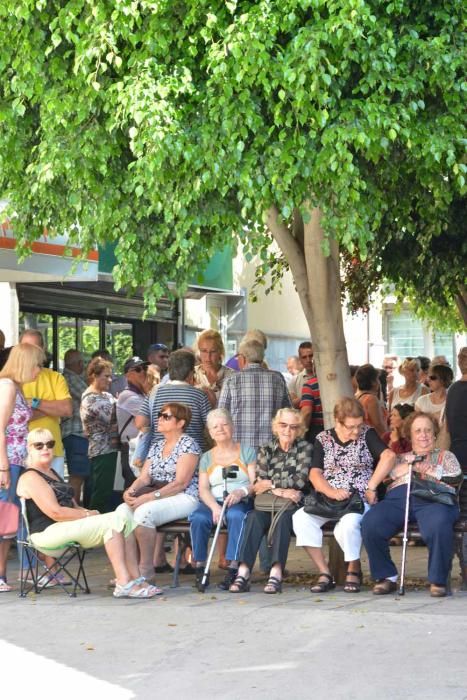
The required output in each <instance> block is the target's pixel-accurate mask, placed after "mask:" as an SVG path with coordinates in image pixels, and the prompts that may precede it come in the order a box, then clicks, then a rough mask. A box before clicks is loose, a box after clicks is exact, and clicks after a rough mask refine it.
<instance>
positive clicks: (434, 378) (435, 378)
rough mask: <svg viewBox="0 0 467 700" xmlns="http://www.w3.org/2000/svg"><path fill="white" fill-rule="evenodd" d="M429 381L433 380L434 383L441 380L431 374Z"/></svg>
mask: <svg viewBox="0 0 467 700" xmlns="http://www.w3.org/2000/svg"><path fill="white" fill-rule="evenodd" d="M428 379H431V381H432V382H436V380H437V379H439V377H436V376H435V375H434V374H430V375H429V376H428Z"/></svg>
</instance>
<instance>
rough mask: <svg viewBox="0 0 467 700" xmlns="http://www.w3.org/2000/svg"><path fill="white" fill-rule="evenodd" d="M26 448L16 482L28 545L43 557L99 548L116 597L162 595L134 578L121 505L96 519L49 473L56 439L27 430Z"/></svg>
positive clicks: (133, 554) (128, 522)
mask: <svg viewBox="0 0 467 700" xmlns="http://www.w3.org/2000/svg"><path fill="white" fill-rule="evenodd" d="M27 444H28V457H27V469H26V471H25V472H24V474H23V475H22V476H21V477H20V480H19V482H18V495H19V496H20V497H21V498H24V499H25V500H26V512H27V517H28V522H29V531H30V537H31V542H32V543H33V545H34V546H35V547H36V548H37V549H38V550H39V551H42V552H43V553H45V554H46V555H47V551H48V552H49V553H50V552H51V550H60V549H63V548H64V547H65V546H66V544H67V543H68V542H77V543H78V544H80V545H81V546H82V547H85V548H90V547H100V546H102V545H104V547H105V549H106V552H107V556H108V557H109V559H110V563H111V564H112V568H113V570H114V573H115V589H114V592H113V595H114V597H115V598H153V597H154V596H155V595H158V594H159V593H162V591H161V590H160V589H159V588H156V587H155V586H151V585H149V584H148V583H147V582H146V581H145V580H144V579H143V578H141V577H140V575H139V571H138V560H137V548H136V541H135V537H134V534H133V529H134V527H135V525H134V523H133V519H132V518H131V517H128V515H127V514H126V513H125V512H124V511H122V509H121V506H120V507H119V508H117V510H115V511H113V512H112V513H105V514H103V515H100V514H99V513H98V511H96V510H86V508H81V507H80V506H78V505H77V504H76V503H75V501H74V500H73V487H72V486H70V485H69V484H66V483H65V482H64V481H63V479H62V478H61V477H60V476H59V475H58V474H57V473H56V472H55V471H54V470H53V469H52V466H51V465H52V460H53V456H54V455H53V448H54V446H55V441H54V439H53V435H52V433H51V432H50V431H48V430H42V429H37V430H32V431H31V432H30V433H29V435H28V441H27ZM53 562H54V560H53V559H51V557H50V556H46V563H47V565H48V566H49V569H50V570H51V572H52V573H51V575H50V578H48V580H47V581H46V584H47V585H48V586H53V585H55V584H56V583H57V582H56V581H55V579H54V576H53Z"/></svg>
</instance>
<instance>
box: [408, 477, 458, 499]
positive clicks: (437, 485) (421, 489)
mask: <svg viewBox="0 0 467 700" xmlns="http://www.w3.org/2000/svg"><path fill="white" fill-rule="evenodd" d="M410 493H411V495H412V496H417V498H422V499H423V500H424V501H432V502H433V503H441V504H442V505H445V506H456V505H457V496H456V494H455V493H454V492H453V490H452V489H450V488H449V487H448V486H446V485H445V484H443V483H442V482H440V481H432V480H431V479H422V478H421V477H420V476H418V475H417V474H413V475H412V484H411V487H410Z"/></svg>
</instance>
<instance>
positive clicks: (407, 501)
mask: <svg viewBox="0 0 467 700" xmlns="http://www.w3.org/2000/svg"><path fill="white" fill-rule="evenodd" d="M408 475H409V478H408V481H407V496H406V499H405V517H404V537H403V540H402V566H401V580H400V585H399V595H404V594H405V589H404V578H405V560H406V557H407V542H408V537H407V530H408V529H409V510H410V486H411V483H412V462H410V463H409V471H408Z"/></svg>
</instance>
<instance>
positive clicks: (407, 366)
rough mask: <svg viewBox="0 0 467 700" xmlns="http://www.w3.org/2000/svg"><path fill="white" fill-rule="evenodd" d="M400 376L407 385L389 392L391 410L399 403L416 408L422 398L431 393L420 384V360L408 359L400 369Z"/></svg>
mask: <svg viewBox="0 0 467 700" xmlns="http://www.w3.org/2000/svg"><path fill="white" fill-rule="evenodd" d="M399 374H401V375H402V376H403V377H404V380H405V383H404V384H403V385H402V386H400V387H395V388H394V389H392V391H390V392H389V397H388V404H389V410H391V408H392V407H393V406H395V405H396V404H397V403H408V404H410V405H411V406H414V405H415V402H416V401H417V399H418V398H419V397H420V396H423V395H424V394H428V393H429V391H430V390H429V389H428V388H427V387H426V386H424V385H423V384H422V383H421V382H420V360H418V359H417V358H416V357H406V358H405V360H404V361H403V363H402V364H401V366H400V367H399Z"/></svg>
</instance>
